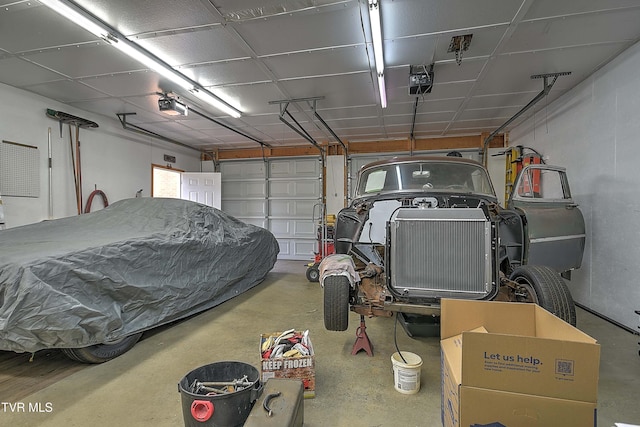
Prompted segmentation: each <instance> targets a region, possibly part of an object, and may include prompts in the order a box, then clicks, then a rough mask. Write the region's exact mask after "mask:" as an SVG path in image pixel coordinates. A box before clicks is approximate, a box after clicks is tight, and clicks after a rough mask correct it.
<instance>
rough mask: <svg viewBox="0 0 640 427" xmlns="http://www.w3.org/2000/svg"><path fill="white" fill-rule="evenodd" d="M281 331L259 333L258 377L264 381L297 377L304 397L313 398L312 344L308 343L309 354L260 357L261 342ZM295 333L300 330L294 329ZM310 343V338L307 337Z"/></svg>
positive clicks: (313, 365) (314, 374)
mask: <svg viewBox="0 0 640 427" xmlns="http://www.w3.org/2000/svg"><path fill="white" fill-rule="evenodd" d="M281 333H282V332H272V333H268V334H262V335H260V347H259V348H258V351H259V352H260V354H261V359H260V378H261V380H262V382H263V383H266V382H267V380H268V379H270V378H291V379H299V380H301V381H302V384H303V385H304V398H305V399H309V398H313V397H315V395H316V357H315V354H314V352H313V345H310V346H309V347H310V350H311V354H310V355H309V356H301V357H278V358H271V359H262V344H263V343H264V342H265V341H266V340H267V339H269V337H274V338H275V337H278V336H279V335H280V334H281ZM296 333H297V334H302V332H299V331H296ZM309 344H311V338H309Z"/></svg>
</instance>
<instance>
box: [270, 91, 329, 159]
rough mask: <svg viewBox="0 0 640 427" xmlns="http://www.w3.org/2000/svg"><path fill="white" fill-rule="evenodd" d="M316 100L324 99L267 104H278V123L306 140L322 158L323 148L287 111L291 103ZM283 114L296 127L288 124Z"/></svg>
mask: <svg viewBox="0 0 640 427" xmlns="http://www.w3.org/2000/svg"><path fill="white" fill-rule="evenodd" d="M318 99H324V97H322V96H320V97H314V98H295V99H286V100H280V101H269V104H280V115H279V116H278V118H279V119H280V121H281V122H282V123H284V124H285V125H287V126H288V127H289V128H290V129H291V130H292V131H294V132H295V133H297V134H298V135H300V136H301V137H302V138H304V139H305V140H307V141H308V142H309V143H310V144H311V145H313V146H314V147H316V148H317V149H318V150H320V155H321V156H323V157H324V153H325V150H324V148H322V146H320V144H318V142H317V141H316V140H315V139H313V137H312V136H311V135H310V134H309V132H307V131H306V130H305V129H304V128H303V127H302V125H301V124H300V123H299V122H298V121H297V120H296V119H295V118H294V117H293V116H292V115H291V113H290V112H289V110H288V108H289V105H291V103H292V102H301V101H313V102H315V101H316V100H318ZM285 114H286V115H287V116H288V117H289V118H290V119H291V120H292V121H293V122H294V123H295V124H296V126H297V127H296V126H294V125H293V124H291V123H290V122H288V121H287V119H285V118H284V116H285Z"/></svg>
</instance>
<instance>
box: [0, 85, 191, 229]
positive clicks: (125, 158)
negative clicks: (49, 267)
mask: <svg viewBox="0 0 640 427" xmlns="http://www.w3.org/2000/svg"><path fill="white" fill-rule="evenodd" d="M0 99H2V102H0V140H5V141H12V142H17V143H20V144H25V145H31V146H35V147H38V151H39V153H40V155H39V157H40V197H38V198H27V197H8V196H3V197H2V201H3V206H4V212H5V221H6V226H7V228H10V227H16V226H19V225H25V224H30V223H34V222H39V221H42V220H44V219H48V217H49V196H48V190H49V169H48V147H47V129H48V128H51V145H52V159H53V161H52V163H53V168H52V174H53V179H52V182H53V190H52V193H53V217H54V218H61V217H66V216H70V215H76V214H77V208H76V202H75V190H74V183H73V169H72V166H71V154H70V146H69V128H68V125H64V126H63V128H62V135H63V137H62V138H60V128H59V126H58V122H57V121H55V120H53V119H50V118H48V117H46V115H45V112H46V109H47V108H50V109H53V110H59V111H64V112H65V113H69V114H73V115H75V116H79V117H82V118H85V119H88V120H92V121H94V122H96V123H98V125H99V127H98V128H97V129H81V130H80V146H81V159H82V184H83V185H82V187H83V189H82V194H83V198H84V201H83V204H86V200H87V197H88V196H89V194H90V193H91V192H92V191H93V190H94V185H97V186H98V189H100V190H102V191H104V192H105V194H106V195H107V197H108V199H109V203H112V202H115V201H117V200H121V199H125V198H129V197H134V196H135V193H136V191H138V190H140V189H142V190H143V193H142V194H143V196H149V195H150V194H151V164H152V163H156V164H162V165H164V164H166V162H164V160H163V155H164V154H169V155H172V156H175V157H176V163H175V164H174V165H173V166H174V167H175V168H177V169H183V170H186V171H189V172H198V171H200V159H199V153H198V152H197V151H194V150H189V149H185V148H182V147H179V146H176V145H173V144H167V143H162V142H160V141H159V140H157V139H153V138H148V137H145V136H142V135H138V134H135V133H132V132H129V131H125V130H123V129H122V126H121V125H120V122H119V121H118V119H117V117H116V116H115V115H114V117H113V118H110V117H105V116H99V115H96V114H93V113H90V112H87V111H83V110H78V109H76V108H73V107H70V106H68V105H65V104H61V103H59V102H56V101H53V100H51V99H47V98H43V97H40V96H37V95H34V94H32V93H30V92H26V91H23V90H20V89H16V88H13V87H11V86H6V85H3V84H0ZM73 134H74V138H75V129H74V130H73ZM101 207H102V200H101V198H98V199H95V200H94V202H93V205H92V210H96V209H99V208H101Z"/></svg>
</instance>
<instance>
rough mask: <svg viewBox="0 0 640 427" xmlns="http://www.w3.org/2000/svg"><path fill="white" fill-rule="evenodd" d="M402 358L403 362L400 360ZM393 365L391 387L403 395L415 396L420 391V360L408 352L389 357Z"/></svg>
mask: <svg viewBox="0 0 640 427" xmlns="http://www.w3.org/2000/svg"><path fill="white" fill-rule="evenodd" d="M402 358H404V361H403V360H402ZM391 363H392V364H393V386H394V387H395V389H396V390H398V391H399V392H400V393H403V394H415V393H417V392H418V391H419V390H420V368H421V367H422V359H421V358H420V356H418V355H417V354H415V353H410V352H408V351H403V352H402V357H400V353H398V352H396V353H393V354H392V355H391Z"/></svg>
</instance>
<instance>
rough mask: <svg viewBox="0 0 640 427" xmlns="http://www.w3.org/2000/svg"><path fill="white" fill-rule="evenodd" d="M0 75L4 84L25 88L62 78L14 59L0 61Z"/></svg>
mask: <svg viewBox="0 0 640 427" xmlns="http://www.w3.org/2000/svg"><path fill="white" fill-rule="evenodd" d="M0 75H1V76H3V77H2V81H3V83H5V84H8V85H11V86H17V87H20V86H25V85H33V84H38V83H44V82H49V81H52V80H60V79H62V78H64V76H62V75H60V74H58V73H55V72H53V71H50V70H47V69H45V68H42V67H40V66H38V65H36V64H32V63H30V62H28V61H24V60H22V59H19V58H15V57H7V58H4V59H0Z"/></svg>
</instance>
